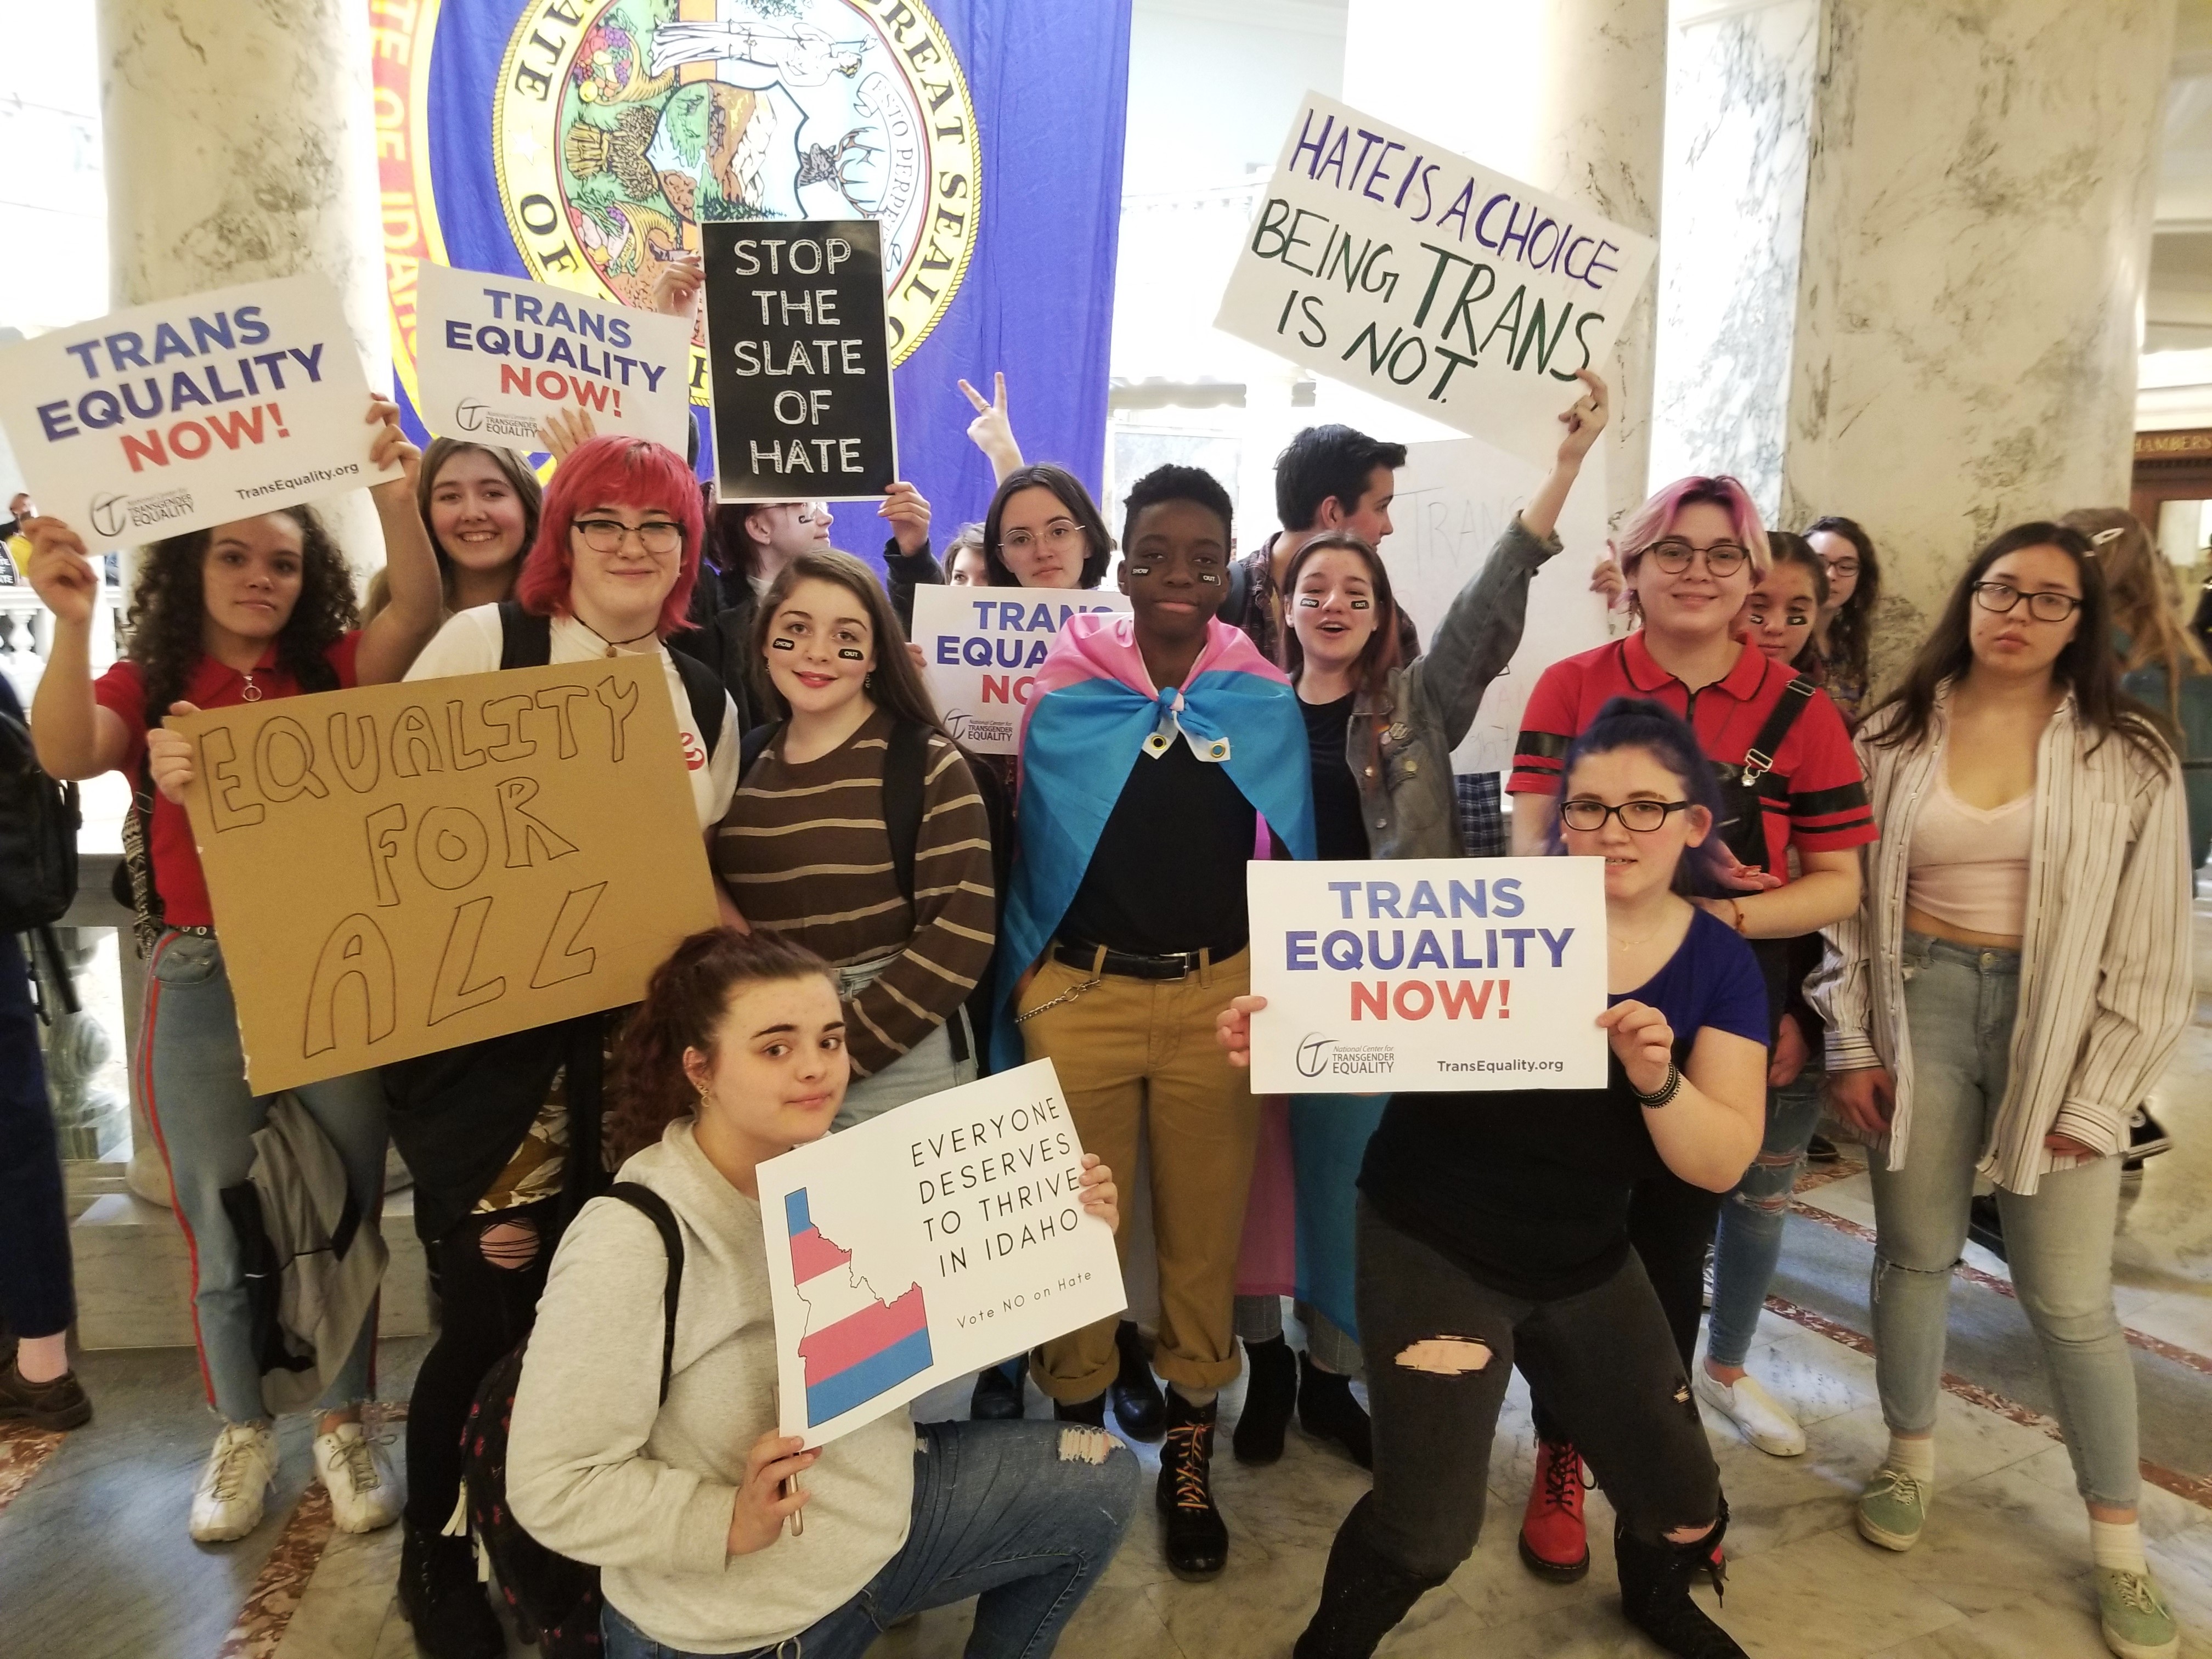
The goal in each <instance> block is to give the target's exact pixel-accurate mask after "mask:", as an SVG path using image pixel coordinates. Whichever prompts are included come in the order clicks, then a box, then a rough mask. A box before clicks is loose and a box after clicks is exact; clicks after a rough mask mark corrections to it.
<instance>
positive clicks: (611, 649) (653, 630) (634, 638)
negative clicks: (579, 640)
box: [568, 611, 660, 657]
mask: <svg viewBox="0 0 2212 1659" xmlns="http://www.w3.org/2000/svg"><path fill="white" fill-rule="evenodd" d="M568 614H569V615H570V616H572V617H573V616H575V614H576V613H575V612H574V611H570V612H569V613H568ZM576 626H577V627H579V628H580V629H583V630H584V631H585V632H586V634H589V635H591V636H592V638H593V639H595V640H597V641H599V643H600V644H601V645H604V646H605V647H606V648H607V655H609V656H610V657H611V656H613V655H614V654H615V647H617V646H618V645H635V644H636V643H637V642H638V641H640V640H649V639H651V638H652V637H653V635H655V634H658V633H659V631H660V624H659V623H654V624H653V626H652V627H650V628H648V629H646V630H645V632H644V633H642V634H633V635H630V636H629V638H628V639H626V640H611V639H609V638H608V637H607V636H606V635H604V634H602V633H600V632H599V629H596V628H594V627H592V625H591V623H587V622H586V621H585V620H584V619H583V618H582V617H576Z"/></svg>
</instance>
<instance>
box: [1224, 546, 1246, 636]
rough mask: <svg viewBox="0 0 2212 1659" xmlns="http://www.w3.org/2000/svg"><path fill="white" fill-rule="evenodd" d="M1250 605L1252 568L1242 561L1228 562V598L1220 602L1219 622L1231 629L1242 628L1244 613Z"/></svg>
mask: <svg viewBox="0 0 2212 1659" xmlns="http://www.w3.org/2000/svg"><path fill="white" fill-rule="evenodd" d="M1251 605H1252V567H1251V566H1250V565H1249V564H1247V563H1245V562H1244V561H1243V560H1242V559H1231V560H1230V562H1229V597H1228V598H1227V599H1225V600H1224V601H1222V605H1221V620H1222V621H1224V622H1225V623H1228V624H1229V625H1230V626H1231V627H1232V628H1242V627H1243V626H1244V613H1245V612H1246V611H1248V610H1249V609H1250V608H1251Z"/></svg>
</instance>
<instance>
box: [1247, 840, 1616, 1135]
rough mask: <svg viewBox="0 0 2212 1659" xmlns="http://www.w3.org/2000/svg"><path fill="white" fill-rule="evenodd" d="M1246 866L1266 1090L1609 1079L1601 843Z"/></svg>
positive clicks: (1512, 1085) (1257, 1056) (1563, 1084)
mask: <svg viewBox="0 0 2212 1659" xmlns="http://www.w3.org/2000/svg"><path fill="white" fill-rule="evenodd" d="M1246 871H1247V875H1246V890H1247V894H1248V896H1249V903H1250V906H1251V912H1252V917H1253V927H1252V989H1253V991H1254V993H1255V994H1257V995H1260V996H1264V997H1265V998H1267V1007H1266V1008H1264V1009H1262V1010H1261V1012H1259V1013H1257V1014H1255V1015H1254V1016H1253V1017H1252V1088H1253V1091H1254V1092H1255V1093H1257V1094H1291V1095H1297V1094H1383V1093H1389V1092H1400V1093H1404V1092H1409V1091H1430V1092H1437V1091H1450V1090H1463V1089H1599V1088H1603V1087H1604V1086H1605V1079H1606V1050H1607V1043H1606V1037H1605V1033H1604V1032H1602V1031H1601V1030H1599V1029H1598V1027H1597V1024H1596V1021H1597V1017H1598V1016H1599V1015H1600V1014H1601V1013H1603V1012H1605V1006H1606V933H1605V862H1604V860H1601V859H1574V858H1537V859H1480V860H1471V859H1402V860H1388V861H1382V860H1376V861H1363V862H1357V863H1353V862H1334V861H1331V862H1316V863H1311V864H1297V863H1282V862H1273V863H1261V862H1255V863H1252V864H1250V865H1248V866H1246ZM1263 916H1264V917H1266V918H1267V921H1266V923H1265V924H1264V925H1262V924H1261V921H1260V918H1261V917H1263Z"/></svg>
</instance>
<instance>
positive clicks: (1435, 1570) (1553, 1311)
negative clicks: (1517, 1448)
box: [1358, 1199, 1720, 1581]
mask: <svg viewBox="0 0 2212 1659" xmlns="http://www.w3.org/2000/svg"><path fill="white" fill-rule="evenodd" d="M1358 1228H1359V1341H1360V1347H1361V1349H1362V1351H1363V1352H1364V1354H1365V1357H1366V1361H1367V1397H1368V1401H1369V1404H1370V1406H1371V1407H1372V1408H1373V1412H1374V1418H1375V1493H1374V1498H1373V1500H1372V1503H1371V1504H1370V1505H1367V1506H1366V1507H1367V1508H1368V1510H1369V1520H1368V1522H1367V1528H1368V1537H1369V1538H1370V1541H1372V1543H1373V1545H1374V1547H1376V1549H1377V1550H1378V1551H1379V1552H1380V1553H1382V1554H1383V1556H1384V1557H1386V1558H1387V1559H1389V1560H1390V1561H1392V1562H1393V1563H1395V1565H1397V1566H1398V1567H1400V1568H1401V1569H1402V1570H1403V1571H1406V1572H1407V1573H1408V1574H1409V1575H1411V1576H1413V1577H1417V1578H1422V1579H1429V1580H1435V1581H1441V1580H1442V1579H1443V1577H1446V1576H1447V1575H1449V1573H1450V1572H1451V1571H1453V1569H1455V1567H1457V1566H1458V1565H1459V1564H1460V1563H1461V1562H1462V1561H1464V1560H1465V1559H1467V1558H1468V1555H1469V1554H1470V1553H1472V1552H1473V1551H1474V1545H1475V1540H1476V1539H1477V1538H1478V1537H1479V1536H1480V1534H1481V1531H1482V1515H1483V1506H1484V1503H1485V1499H1486V1493H1487V1486H1488V1481H1489V1475H1490V1447H1491V1440H1492V1436H1493V1435H1494V1434H1495V1432H1496V1431H1497V1427H1498V1406H1499V1404H1500V1402H1501V1401H1504V1398H1505V1385H1506V1383H1507V1382H1508V1381H1509V1380H1510V1376H1511V1373H1512V1370H1513V1367H1514V1366H1515V1365H1516V1364H1517V1365H1519V1366H1520V1367H1521V1369H1522V1371H1523V1373H1525V1374H1526V1375H1527V1376H1528V1378H1529V1379H1530V1381H1531V1382H1532V1383H1534V1384H1535V1385H1536V1386H1539V1387H1541V1389H1543V1390H1544V1392H1545V1395H1546V1396H1547V1398H1549V1399H1550V1401H1552V1403H1553V1407H1554V1408H1555V1409H1556V1410H1557V1411H1558V1412H1559V1413H1560V1415H1561V1417H1562V1418H1563V1419H1564V1420H1565V1425H1566V1426H1567V1427H1568V1428H1569V1429H1570V1430H1571V1431H1572V1432H1573V1436H1574V1440H1575V1443H1576V1444H1577V1446H1578V1447H1580V1448H1581V1449H1582V1453H1583V1456H1584V1457H1586V1458H1588V1459H1589V1465H1590V1468H1592V1469H1593V1470H1594V1471H1595V1473H1596V1474H1597V1478H1598V1480H1599V1483H1600V1484H1601V1485H1602V1486H1604V1487H1605V1492H1606V1496H1607V1498H1610V1499H1611V1500H1612V1503H1613V1509H1614V1510H1615V1511H1616V1512H1617V1513H1618V1514H1619V1515H1620V1516H1621V1518H1622V1520H1623V1522H1625V1523H1626V1526H1627V1528H1628V1529H1629V1531H1630V1532H1631V1533H1632V1534H1635V1535H1636V1536H1637V1537H1638V1538H1640V1539H1643V1540H1644V1541H1646V1542H1649V1543H1657V1542H1659V1541H1662V1539H1663V1538H1664V1537H1665V1535H1666V1534H1668V1533H1670V1532H1674V1531H1677V1530H1679V1529H1680V1528H1684V1527H1708V1526H1711V1524H1712V1522H1713V1521H1714V1520H1715V1518H1716V1517H1717V1516H1718V1515H1719V1513H1720V1473H1719V1471H1718V1469H1717V1468H1716V1467H1715V1465H1714V1463H1713V1456H1712V1452H1711V1449H1708V1447H1707V1446H1706V1443H1705V1428H1704V1425H1702V1424H1700V1423H1699V1420H1698V1408H1697V1405H1696V1403H1695V1402H1694V1401H1692V1399H1691V1397H1690V1388H1689V1382H1688V1378H1687V1376H1686V1373H1685V1371H1684V1370H1683V1368H1682V1366H1681V1365H1680V1363H1678V1361H1677V1358H1676V1356H1675V1353H1674V1347H1673V1344H1672V1342H1671V1341H1670V1340H1669V1337H1668V1329H1667V1321H1666V1318H1665V1316H1663V1315H1662V1313H1661V1312H1660V1309H1659V1303H1658V1300H1657V1298H1656V1297H1654V1296H1653V1295H1652V1293H1651V1285H1650V1281H1649V1280H1647V1279H1645V1278H1644V1267H1643V1264H1642V1263H1640V1262H1639V1261H1638V1260H1637V1259H1636V1258H1635V1257H1634V1256H1633V1255H1631V1256H1630V1257H1629V1258H1628V1260H1627V1261H1626V1262H1624V1263H1623V1264H1622V1266H1621V1268H1620V1272H1619V1273H1615V1274H1614V1275H1613V1277H1612V1278H1611V1279H1607V1281H1606V1282H1605V1283H1604V1284H1602V1285H1599V1286H1597V1288H1596V1289H1595V1290H1590V1291H1583V1293H1582V1294H1581V1295H1579V1296H1571V1297H1561V1298H1560V1299H1559V1300H1557V1301H1553V1302H1528V1301H1523V1300H1522V1299H1520V1298H1519V1297H1510V1296H1507V1295H1505V1294H1504V1293H1503V1292H1502V1291H1494V1290H1492V1289H1491V1288H1489V1287H1488V1286H1487V1285H1482V1284H1480V1283H1479V1282H1477V1281H1476V1280H1475V1279H1472V1278H1470V1277H1469V1276H1468V1274H1467V1273H1464V1272H1463V1271H1462V1270H1461V1269H1460V1268H1459V1267H1455V1266H1454V1265H1453V1264H1452V1263H1451V1262H1450V1261H1448V1260H1447V1259H1445V1258H1444V1257H1443V1255H1439V1254H1438V1253H1437V1251H1435V1250H1433V1249H1430V1248H1429V1247H1428V1246H1427V1245H1425V1244H1424V1243H1420V1242H1419V1240H1418V1239H1415V1238H1413V1237H1410V1236H1409V1235H1407V1234H1406V1233H1403V1232H1401V1231H1399V1230H1398V1229H1397V1228H1396V1227H1395V1226H1393V1225H1390V1223H1389V1222H1388V1221H1387V1220H1385V1219H1383V1217H1381V1216H1380V1215H1378V1214H1377V1213H1376V1212H1375V1210H1374V1209H1373V1208H1372V1207H1371V1206H1370V1205H1369V1204H1368V1202H1367V1201H1366V1200H1364V1199H1362V1200H1360V1203H1359V1223H1358Z"/></svg>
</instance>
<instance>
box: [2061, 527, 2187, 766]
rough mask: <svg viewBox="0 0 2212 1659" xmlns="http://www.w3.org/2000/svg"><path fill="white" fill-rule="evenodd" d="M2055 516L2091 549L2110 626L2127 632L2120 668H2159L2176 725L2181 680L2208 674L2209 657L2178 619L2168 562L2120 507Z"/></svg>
mask: <svg viewBox="0 0 2212 1659" xmlns="http://www.w3.org/2000/svg"><path fill="white" fill-rule="evenodd" d="M2058 522H2059V523H2061V524H2063V525H2066V526H2069V527H2071V528H2073V529H2075V530H2078V531H2080V532H2081V533H2082V534H2083V535H2084V536H2087V538H2089V542H2090V545H2091V546H2093V548H2094V549H2095V550H2096V556H2097V564H2098V567H2099V568H2100V569H2101V570H2102V571H2103V572H2104V575H2105V591H2106V592H2107V593H2108V594H2110V595H2111V596H2112V626H2113V627H2114V628H2116V629H2118V630H2119V631H2120V632H2121V633H2123V634H2124V635H2127V636H2128V647H2127V655H2126V657H2125V658H2124V659H2123V660H2122V662H2121V664H2120V668H2121V671H2122V672H2132V671H2134V670H2136V669H2138V668H2145V667H2149V666H2152V665H2157V666H2159V667H2162V668H2164V669H2165V670H2166V714H2167V717H2168V718H2169V719H2171V720H2172V721H2173V723H2174V725H2175V726H2179V725H2180V724H2181V682H2182V680H2183V679H2184V678H2185V677H2187V676H2189V675H2191V674H2212V660H2208V659H2206V657H2205V655H2204V647H2203V646H2202V645H2200V644H2198V643H2197V636H2196V635H2194V634H2191V632H2190V631H2189V630H2188V629H2186V628H2184V627H2183V626H2182V625H2181V585H2180V584H2179V582H2177V581H2176V580H2174V575H2173V567H2172V565H2171V564H2170V563H2168V562H2166V558H2165V556H2163V555H2162V554H2160V552H2159V550H2158V549H2157V548H2156V547H2154V545H2152V543H2151V538H2150V532H2149V531H2148V530H2146V529H2145V528H2144V527H2143V522H2142V520H2140V519H2138V518H2137V517H2136V515H2135V514H2134V513H2130V512H2127V511H2125V510H2124V509H2122V508H2120V507H2076V508H2075V510H2074V511H2073V512H2071V513H2067V514H2066V515H2065V517H2063V518H2062V519H2061V520H2059V521H2058ZM2116 643H2117V642H2116Z"/></svg>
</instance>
